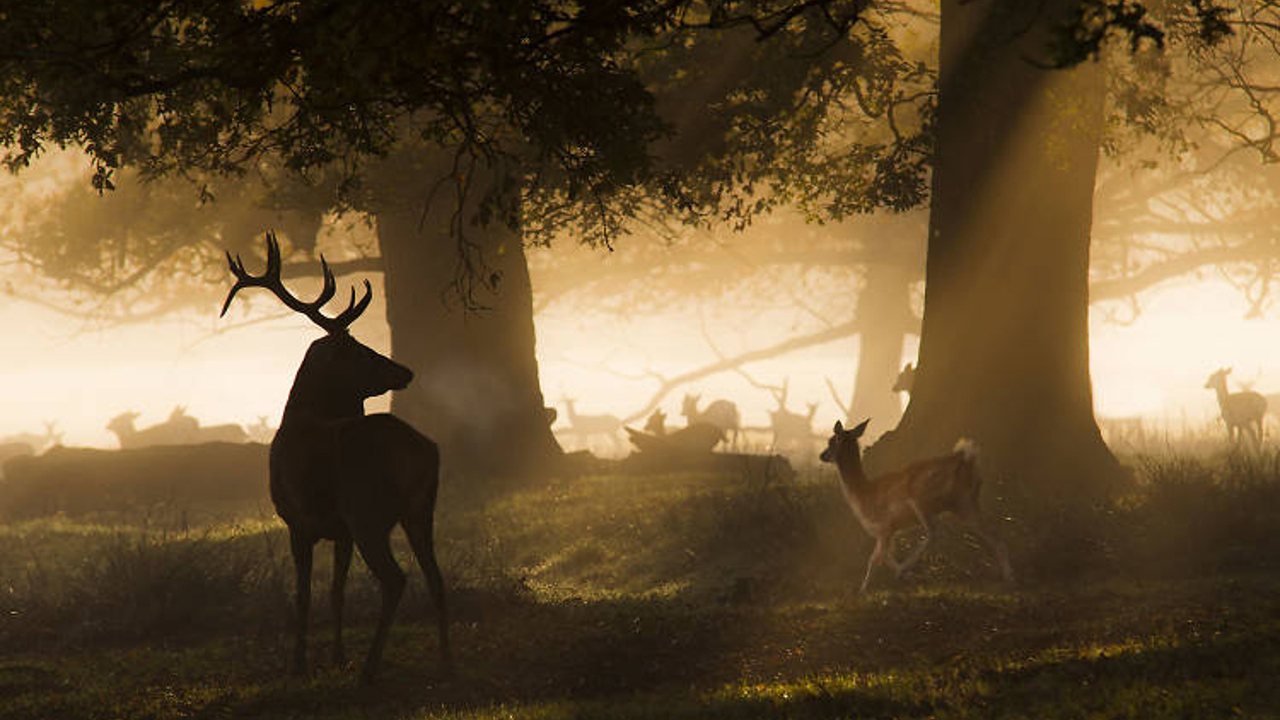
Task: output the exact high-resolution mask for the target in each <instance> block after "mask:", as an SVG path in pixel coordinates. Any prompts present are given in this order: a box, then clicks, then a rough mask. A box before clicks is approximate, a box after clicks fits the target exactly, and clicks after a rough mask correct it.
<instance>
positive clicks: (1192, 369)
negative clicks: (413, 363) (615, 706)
mask: <svg viewBox="0 0 1280 720" xmlns="http://www.w3.org/2000/svg"><path fill="white" fill-rule="evenodd" d="M378 292H380V289H378ZM851 302H852V298H851ZM1142 305H1143V312H1142V314H1141V315H1140V316H1139V318H1138V320H1137V321H1136V322H1134V323H1133V324H1131V325H1127V326H1120V325H1114V324H1109V323H1107V322H1105V321H1103V320H1102V313H1101V312H1099V311H1098V310H1096V309H1095V311H1094V319H1093V322H1092V323H1091V332H1092V358H1093V381H1094V390H1095V405H1096V407H1097V409H1098V411H1099V412H1100V414H1103V415H1112V416H1126V415H1136V414H1143V415H1148V416H1164V417H1168V418H1170V419H1172V420H1173V421H1174V422H1175V423H1178V422H1182V418H1183V417H1184V414H1185V418H1186V419H1187V420H1188V421H1189V422H1191V423H1195V424H1200V423H1207V422H1208V421H1209V420H1210V418H1211V417H1212V416H1213V415H1215V414H1216V404H1215V401H1214V398H1213V394H1212V393H1211V392H1210V391H1208V390H1205V389H1203V387H1202V386H1203V384H1204V380H1205V378H1206V377H1207V376H1208V374H1209V373H1210V372H1212V371H1213V370H1214V369H1215V368H1216V367H1218V366H1220V365H1233V366H1234V367H1235V372H1234V374H1233V375H1232V378H1233V380H1243V381H1246V382H1250V381H1252V382H1254V383H1256V389H1258V390H1260V391H1264V392H1272V391H1280V323H1278V322H1277V318H1276V317H1275V312H1274V311H1273V312H1272V313H1270V314H1269V315H1268V316H1264V317H1262V318H1258V319H1250V320H1246V319H1244V317H1243V315H1244V310H1245V304H1244V301H1243V300H1242V299H1241V298H1240V297H1239V296H1238V295H1237V294H1236V293H1235V291H1234V290H1232V289H1231V288H1230V287H1229V286H1227V285H1226V284H1224V283H1220V282H1213V281H1204V282H1196V281H1193V280H1189V279H1188V280H1179V281H1174V282H1170V283H1167V284H1166V285H1163V286H1161V287H1160V288H1158V289H1156V290H1154V291H1151V292H1149V293H1147V294H1146V295H1145V296H1143V302H1142ZM252 307H253V308H254V309H256V310H258V311H263V310H265V307H266V306H265V304H257V305H254V306H252ZM380 312H381V311H380V308H379V307H378V306H375V307H373V308H371V309H370V312H369V313H368V315H367V316H366V317H365V318H362V319H361V320H360V321H359V323H357V325H356V326H355V327H354V328H353V330H354V332H355V333H356V335H357V337H360V338H361V339H363V340H365V341H366V342H367V343H369V344H370V345H372V346H374V347H379V349H385V347H380V343H385V324H383V321H382V319H381V317H380V315H379V313H380ZM233 315H234V313H233ZM563 315H564V316H560V315H557V314H555V313H554V312H550V313H547V314H544V315H543V316H541V317H539V319H538V333H539V343H538V356H539V359H540V362H541V370H542V385H543V392H544V394H545V396H546V398H547V402H548V403H549V404H550V403H552V402H555V401H557V400H559V399H560V398H561V397H563V396H565V395H568V396H572V397H574V398H576V399H577V401H578V403H577V404H578V411H579V412H581V413H602V412H609V413H613V414H616V415H618V416H625V415H628V414H630V413H632V412H634V411H636V410H637V409H639V408H640V407H642V406H643V405H644V404H645V402H646V401H647V399H648V397H649V395H650V393H651V392H652V389H653V384H652V382H650V381H645V380H639V379H633V378H634V376H636V375H638V374H640V373H641V372H642V371H643V370H645V369H647V368H652V369H654V370H657V371H659V372H662V373H664V374H675V373H677V372H680V371H683V370H687V369H689V368H691V367H694V366H696V365H699V364H702V363H704V362H707V361H710V360H712V359H714V356H713V355H712V354H711V351H710V350H709V349H708V348H707V347H706V345H705V343H704V341H703V339H702V336H701V334H700V330H699V327H698V325H697V323H696V321H691V320H690V319H689V318H682V317H660V316H655V317H651V318H647V319H644V320H635V321H632V322H629V323H621V322H619V321H618V320H617V319H611V318H598V319H594V320H593V319H589V318H588V319H585V320H584V319H582V318H580V317H579V316H577V314H573V315H572V316H570V314H569V313H567V312H566V313H564V314H563ZM216 316H217V308H214V307H211V308H210V309H209V315H208V320H207V321H203V322H199V321H193V320H186V321H174V322H167V323H162V324H153V325H149V326H126V327H120V328H114V329H110V330H105V331H99V330H93V331H87V332H85V331H82V326H81V324H80V322H79V321H77V320H72V319H68V318H66V317H63V316H60V315H57V314H55V313H52V312H50V311H47V310H43V309H38V308H34V307H32V306H30V305H25V304H22V303H14V302H13V301H6V302H5V303H4V304H0V322H3V324H4V327H5V330H6V332H5V333H4V335H3V336H4V338H5V340H4V343H3V348H4V349H3V352H2V353H0V354H2V357H0V372H2V373H3V374H2V375H0V397H2V398H3V400H2V401H0V408H3V410H0V436H5V435H9V434H11V433H15V432H19V431H33V432H34V431H38V430H40V429H41V427H42V426H41V423H42V421H43V420H47V419H48V420H56V421H57V423H58V426H59V428H60V429H61V430H62V431H63V432H64V433H65V436H64V442H66V443H67V444H73V445H90V446H102V447H114V446H115V438H114V436H112V435H110V434H109V433H108V432H107V431H106V430H105V429H104V426H105V425H106V423H107V420H108V419H110V418H111V417H112V416H114V415H115V414H117V413H119V412H122V411H124V410H129V409H132V410H137V411H139V412H141V413H142V417H141V418H139V420H138V424H139V426H147V425H150V424H154V423H158V422H161V421H162V420H164V419H165V417H166V416H167V415H168V414H169V411H170V410H171V409H172V408H173V406H174V405H177V404H183V405H186V406H187V409H188V412H189V413H191V414H192V415H194V416H196V417H198V418H199V419H200V420H201V422H202V423H204V424H216V423H223V422H238V423H242V424H246V425H247V424H249V423H252V422H254V421H255V420H256V419H257V418H258V416H262V415H265V416H268V418H269V419H270V422H271V423H272V424H273V425H274V424H275V423H276V422H278V419H279V415H280V412H281V410H282V409H283V405H284V400H285V396H286V395H287V393H288V389H289V385H290V383H291V381H292V378H293V373H294V370H295V369H296V366H297V363H298V362H299V361H300V359H301V357H302V354H303V352H304V350H305V348H306V345H307V343H309V342H310V341H311V340H312V339H314V338H315V337H316V336H317V333H318V331H317V330H314V329H313V328H312V327H311V326H310V325H309V323H308V322H307V321H305V320H303V319H302V318H287V319H283V320H279V321H274V322H271V323H265V324H261V325H255V326H251V327H247V328H243V329H240V330H235V331H232V332H228V333H222V334H217V335H214V334H212V332H213V331H214V330H216V329H218V328H219V327H224V326H225V325H227V324H230V321H221V324H220V321H218V320H217V317H216ZM235 319H237V318H232V320H235ZM238 319H241V320H243V319H245V316H241V317H240V318H238ZM748 322H752V320H748V319H746V318H744V323H748ZM772 330H774V329H773V328H771V327H769V326H768V324H767V322H765V323H760V322H757V325H756V326H755V327H753V328H752V331H753V334H754V333H760V334H761V335H768V334H769V333H770V332H771V331H772ZM777 331H778V333H779V334H785V333H786V332H788V331H787V330H786V329H783V328H779V329H777ZM855 354H856V341H854V340H852V339H850V340H846V341H841V342H835V343H831V344H828V345H825V346H821V347H816V348H812V349H809V350H806V351H803V352H799V353H794V354H792V355H788V356H784V357H781V358H778V359H776V360H773V361H769V362H762V363H756V364H753V365H750V366H748V370H749V371H750V372H751V374H752V376H753V377H755V378H756V379H758V380H759V381H761V382H768V383H779V382H781V380H782V378H783V377H789V378H790V388H791V400H790V403H789V405H790V407H791V408H792V409H793V410H803V407H804V403H806V402H814V401H817V402H820V407H819V410H818V418H819V420H821V422H819V423H815V424H816V425H818V426H819V427H822V426H825V425H826V423H827V422H828V419H834V418H835V417H837V416H838V414H839V411H838V410H837V409H836V406H835V405H834V403H833V402H832V401H831V399H830V397H829V393H828V391H827V389H826V385H825V383H824V377H830V378H831V379H832V380H833V381H834V382H835V383H836V385H837V387H839V388H840V390H841V392H842V393H845V394H847V393H848V392H849V388H850V387H851V386H852V378H853V369H854V367H853V360H852V358H853V357H855ZM904 359H911V358H910V357H909V356H908V357H906V358H904ZM624 376H632V378H628V377H624ZM1232 388H1233V389H1238V382H1233V383H1232ZM697 390H700V391H702V392H704V393H705V396H706V397H713V396H714V397H729V398H731V399H733V400H735V401H736V402H737V403H738V405H739V406H740V407H741V408H742V411H743V415H744V424H746V425H765V424H767V422H768V418H767V414H766V413H767V411H768V410H769V409H771V408H772V407H773V400H772V398H771V397H770V396H769V394H768V393H767V392H765V391H763V390H760V389H756V388H752V387H751V386H750V385H748V384H747V383H746V381H744V380H743V379H742V378H740V377H738V376H737V375H732V374H728V375H723V376H719V377H712V378H708V379H706V380H705V381H702V382H699V383H698V384H696V385H695V386H694V387H692V388H690V391H697ZM679 400H680V398H679V394H678V391H677V393H676V394H674V395H672V396H670V397H669V398H668V399H667V400H666V401H665V402H664V407H665V409H666V410H667V412H668V413H669V414H670V415H672V416H673V417H674V416H676V415H677V414H678V410H679ZM377 407H379V404H377V403H371V404H370V409H373V408H377Z"/></svg>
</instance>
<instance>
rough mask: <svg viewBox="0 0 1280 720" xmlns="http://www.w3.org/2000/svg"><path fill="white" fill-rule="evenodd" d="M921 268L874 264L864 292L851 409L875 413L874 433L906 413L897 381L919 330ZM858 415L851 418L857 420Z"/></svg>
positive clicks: (861, 415) (871, 432) (870, 434)
mask: <svg viewBox="0 0 1280 720" xmlns="http://www.w3.org/2000/svg"><path fill="white" fill-rule="evenodd" d="M916 277H917V273H915V272H912V271H911V270H910V269H909V268H906V267H903V266H902V265H900V264H897V263H884V264H873V265H871V266H870V268H869V269H868V274H867V285H866V287H864V288H863V289H862V292H861V293H860V294H859V295H858V327H859V329H860V332H859V338H858V370H857V374H856V375H855V377H854V383H853V401H852V403H851V404H850V405H849V408H850V412H851V413H854V414H855V415H857V416H858V418H859V422H861V419H862V418H870V419H871V423H870V425H868V426H867V434H868V437H876V436H877V435H879V434H881V433H883V432H885V431H886V430H888V429H889V428H892V427H893V426H895V425H896V424H897V423H898V419H899V418H900V417H901V416H902V400H901V397H900V396H899V394H898V393H896V392H894V391H893V389H892V388H893V383H894V381H895V380H896V379H897V377H898V373H899V372H901V371H902V345H903V342H905V340H906V337H907V335H908V334H909V333H913V332H919V328H918V327H917V326H916V318H915V316H914V315H912V313H911V282H912V280H913V279H914V278H916ZM852 421H853V418H846V422H852Z"/></svg>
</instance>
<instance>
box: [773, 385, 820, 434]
mask: <svg viewBox="0 0 1280 720" xmlns="http://www.w3.org/2000/svg"><path fill="white" fill-rule="evenodd" d="M788 383H789V379H784V380H783V381H782V387H781V388H779V389H773V388H770V390H769V391H770V393H772V394H773V399H774V401H775V402H777V403H778V407H777V408H776V409H774V410H770V411H769V426H770V427H771V428H772V429H773V447H774V448H775V449H776V450H777V451H778V452H782V451H784V450H796V449H800V448H804V447H807V446H808V447H811V443H812V442H813V416H814V415H815V414H817V412H818V403H808V408H809V414H808V415H801V414H800V413H794V412H791V411H790V410H788V409H787V385H788Z"/></svg>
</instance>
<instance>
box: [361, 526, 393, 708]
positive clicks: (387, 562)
mask: <svg viewBox="0 0 1280 720" xmlns="http://www.w3.org/2000/svg"><path fill="white" fill-rule="evenodd" d="M352 535H354V537H355V542H356V547H357V548H359V549H360V557H362V558H364V562H365V564H366V565H368V566H369V570H370V571H371V572H372V573H373V576H374V577H376V578H377V579H378V585H380V586H381V587H382V611H381V612H380V613H378V627H377V629H376V630H374V632H373V645H372V646H371V647H370V648H369V655H368V656H367V657H366V658H365V661H364V670H362V671H361V673H360V680H361V682H363V683H366V684H368V683H371V682H373V678H374V676H375V675H376V674H377V672H378V665H379V664H380V663H381V662H382V648H383V646H384V645H386V644H387V631H388V630H390V629H391V620H392V618H394V617H395V614H396V606H397V605H399V604H400V596H401V595H403V594H404V585H405V577H404V571H403V570H401V569H400V565H399V564H397V563H396V558H395V555H393V554H392V552H391V538H390V537H389V534H388V533H387V532H386V531H384V530H382V529H381V528H376V529H372V530H370V529H362V530H356V529H354V528H353V529H352Z"/></svg>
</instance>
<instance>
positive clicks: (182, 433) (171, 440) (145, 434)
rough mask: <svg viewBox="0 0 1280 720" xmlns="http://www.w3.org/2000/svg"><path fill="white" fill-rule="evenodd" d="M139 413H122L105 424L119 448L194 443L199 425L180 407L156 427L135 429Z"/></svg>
mask: <svg viewBox="0 0 1280 720" xmlns="http://www.w3.org/2000/svg"><path fill="white" fill-rule="evenodd" d="M140 415H141V413H138V412H133V411H129V412H122V413H120V414H119V415H116V416H115V417H113V418H111V420H110V421H109V422H107V429H108V430H110V431H111V432H113V433H115V436H116V438H117V439H118V440H119V441H120V447H121V448H125V449H133V448H141V447H151V446H153V445H190V444H192V443H194V442H195V436H196V431H197V429H198V427H199V423H197V422H196V420H195V418H193V417H191V416H189V415H186V414H185V411H184V410H183V408H182V406H181V405H179V406H176V407H174V409H173V412H172V413H170V414H169V419H168V420H165V421H164V422H162V423H160V424H158V425H152V426H150V427H145V428H141V429H139V428H137V427H135V426H134V421H136V420H137V419H138V417H139V416H140Z"/></svg>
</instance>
